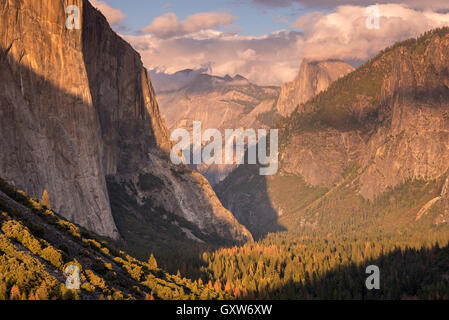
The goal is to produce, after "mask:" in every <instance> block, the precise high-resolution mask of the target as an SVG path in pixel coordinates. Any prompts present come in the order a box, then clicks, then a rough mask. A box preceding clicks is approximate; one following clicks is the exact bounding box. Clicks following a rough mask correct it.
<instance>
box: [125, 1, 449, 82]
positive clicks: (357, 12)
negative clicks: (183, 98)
mask: <svg viewBox="0 0 449 320" xmlns="http://www.w3.org/2000/svg"><path fill="white" fill-rule="evenodd" d="M379 10H380V14H381V18H380V29H379V30H369V29H367V28H366V19H367V13H366V7H363V6H353V5H346V6H339V7H337V8H336V9H335V10H334V11H333V12H331V13H319V12H316V13H312V14H309V15H307V16H303V17H301V18H299V19H298V20H297V21H295V22H294V24H293V25H294V26H295V27H297V28H301V30H298V31H286V30H284V31H279V32H275V33H271V34H266V35H264V36H259V37H253V36H245V35H241V34H239V33H229V32H228V33H226V32H223V31H218V30H214V29H213V28H215V27H218V26H219V24H220V23H218V22H216V21H221V24H224V23H225V22H226V21H224V20H217V19H209V18H208V19H206V18H204V17H201V16H197V17H195V18H191V19H189V18H190V17H189V18H187V19H186V20H185V21H182V22H180V21H179V20H178V19H177V17H176V16H171V17H170V16H163V19H162V20H160V23H155V21H156V20H155V21H153V23H152V24H151V25H150V26H152V27H151V30H152V31H151V30H149V29H147V30H146V31H147V32H149V31H151V32H152V33H150V34H141V35H134V36H125V38H126V39H127V40H128V41H129V42H130V43H131V44H132V45H133V46H134V47H135V48H136V49H137V50H138V51H139V52H140V54H141V56H142V58H143V61H144V64H145V66H146V67H147V68H148V69H158V70H161V71H164V72H167V73H174V72H176V71H179V70H182V69H186V68H189V69H199V68H202V67H205V66H207V67H208V68H209V70H210V72H211V73H213V74H216V75H219V76H225V75H226V74H229V75H231V76H234V75H235V74H241V75H243V76H244V77H246V78H248V79H249V80H250V81H252V82H255V83H258V84H263V85H273V84H276V85H280V84H282V83H284V82H287V81H290V80H292V79H293V78H294V77H295V76H296V74H297V72H298V69H299V65H300V63H301V60H302V58H304V57H307V58H311V59H327V58H335V59H342V60H347V61H349V60H365V59H368V58H370V57H372V56H374V55H375V54H377V53H378V52H379V51H380V50H382V49H384V48H385V47H387V46H389V45H391V44H393V43H394V42H396V41H399V40H404V39H407V38H409V37H416V36H418V35H419V34H421V33H423V32H425V31H427V30H429V29H432V28H435V27H440V26H443V25H449V14H443V13H438V12H435V11H431V10H424V11H423V10H420V9H411V8H409V7H407V6H405V5H401V4H385V5H379ZM192 17H193V16H192ZM198 17H200V18H198ZM170 21H171V22H170ZM213 21H214V22H213ZM300 31H301V32H300Z"/></svg>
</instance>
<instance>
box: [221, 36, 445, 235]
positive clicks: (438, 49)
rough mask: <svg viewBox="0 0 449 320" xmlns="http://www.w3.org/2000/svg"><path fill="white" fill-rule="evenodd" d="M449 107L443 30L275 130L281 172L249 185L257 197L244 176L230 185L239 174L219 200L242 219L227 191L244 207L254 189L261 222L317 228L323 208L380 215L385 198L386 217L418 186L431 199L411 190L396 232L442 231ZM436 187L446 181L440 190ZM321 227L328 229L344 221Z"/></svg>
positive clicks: (388, 57) (390, 54)
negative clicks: (428, 227) (423, 224)
mask: <svg viewBox="0 0 449 320" xmlns="http://www.w3.org/2000/svg"><path fill="white" fill-rule="evenodd" d="M448 101H449V29H448V28H444V29H437V30H434V31H432V32H429V33H427V34H425V35H423V36H422V37H420V38H418V39H410V40H408V41H405V42H402V43H398V44H396V45H394V46H393V47H391V48H388V49H386V50H384V51H383V52H381V53H380V54H379V55H378V56H377V57H375V58H373V59H371V60H370V61H368V62H367V63H366V64H364V65H363V66H361V67H360V68H358V69H357V70H356V71H354V72H352V73H350V74H348V75H346V76H345V77H343V78H341V79H339V80H337V81H335V82H334V83H333V84H331V85H330V87H329V88H328V89H327V90H326V91H324V92H322V93H320V94H318V95H317V96H316V97H314V98H313V99H311V100H309V101H308V102H306V103H304V104H302V105H301V106H300V108H299V109H298V110H297V111H296V112H294V113H293V114H292V115H291V116H290V117H288V118H286V119H285V120H284V121H282V124H281V130H282V134H281V147H280V172H279V174H278V175H277V177H271V178H268V179H266V180H265V181H263V183H262V182H261V181H259V180H260V178H259V179H258V180H257V179H256V181H257V184H258V185H263V186H264V190H261V189H260V188H253V185H252V184H251V183H249V184H246V185H245V186H243V185H242V181H246V180H248V179H249V176H248V174H247V173H245V172H244V171H241V172H240V176H238V177H235V175H236V174H237V171H236V172H234V177H232V179H231V177H230V179H227V180H225V181H224V183H222V184H220V185H219V186H217V193H218V194H219V197H220V199H221V200H222V203H223V204H224V205H225V206H226V207H228V208H230V209H232V210H233V212H234V213H235V212H239V213H238V214H236V216H237V217H239V215H240V216H241V215H245V208H247V205H248V203H247V202H248V201H246V203H245V201H244V200H243V199H241V197H240V198H239V195H237V194H235V193H234V192H233V190H235V189H236V188H237V186H238V187H239V189H240V190H241V189H245V190H246V194H247V198H248V199H250V198H251V197H252V196H251V193H252V191H251V190H253V189H257V192H258V193H261V192H264V193H265V195H266V199H267V200H266V201H265V202H266V205H265V206H264V207H263V208H261V210H259V212H260V214H261V215H262V216H264V215H265V216H270V218H271V220H270V221H273V217H272V215H273V213H274V214H276V215H277V216H278V217H279V216H283V215H287V216H289V217H288V219H287V218H285V219H284V218H283V217H281V220H283V219H284V220H285V221H287V220H288V222H287V224H286V225H288V224H289V223H290V226H293V225H294V226H298V225H301V226H306V225H308V226H309V227H311V228H318V227H319V225H320V223H321V224H323V223H324V222H323V221H321V222H320V217H322V216H323V214H324V215H325V214H326V213H322V212H321V211H320V210H321V209H320V208H328V209H326V210H327V211H326V210H325V211H326V212H328V213H329V212H333V211H332V210H334V212H336V211H335V210H337V209H336V208H341V212H340V214H342V215H343V214H348V213H349V212H351V213H352V215H356V213H357V210H359V209H360V208H361V207H363V206H365V204H364V203H365V202H363V201H366V200H369V202H370V203H373V206H374V207H376V205H377V206H379V207H382V206H383V204H382V203H383V202H382V201H385V200H382V199H383V198H382V197H383V196H384V195H385V194H390V196H389V198H388V201H389V203H390V205H391V206H390V207H389V208H388V209H385V207H382V210H383V211H384V212H385V210H393V209H392V208H397V207H400V205H401V204H400V203H399V202H396V201H399V200H398V199H399V198H400V194H401V192H405V191H404V190H415V189H413V188H417V187H416V185H419V183H420V182H423V183H425V185H426V186H432V188H433V189H432V190H437V191H435V192H434V191H432V192H433V193H434V195H433V196H432V197H430V199H427V198H426V197H428V195H426V194H425V193H420V192H417V191H408V192H410V193H409V194H407V196H406V199H407V200H406V201H404V202H402V203H407V204H410V205H413V207H412V208H408V209H407V210H405V209H404V211H403V212H402V214H404V212H408V215H407V217H406V218H403V217H401V218H398V219H401V220H400V221H401V222H397V225H398V226H400V225H401V223H403V221H405V220H407V219H410V217H413V219H412V220H410V223H411V224H413V223H414V222H413V223H412V222H411V221H415V219H414V217H417V219H416V220H417V221H419V222H420V221H421V217H423V216H428V217H429V219H432V222H433V223H434V224H440V223H444V222H447V221H448V212H449V211H448V209H447V208H448V202H447V199H448V198H447V174H448V170H449V102H448ZM242 175H243V177H242ZM237 178H238V179H237ZM247 178H248V179H247ZM237 181H238V182H237ZM441 181H443V182H444V181H446V183H445V184H444V186H443V187H441V186H442V185H441V184H440V183H441ZM429 188H430V187H429ZM278 189H279V190H278ZM395 192H396V193H395ZM422 192H423V191H422ZM430 194H432V193H429V195H430ZM284 195H290V196H289V197H286V196H284ZM423 195H425V197H424V198H422V197H423ZM236 199H239V200H238V201H234V200H236ZM349 199H351V200H349ZM359 199H364V200H363V201H362V202H361V204H360V206H359V207H357V208H354V209H353V208H351V205H352V203H355V202H357V201H359ZM379 199H381V200H379ZM379 201H380V202H379ZM260 203H263V202H262V201H258V204H257V205H260ZM381 204H382V205H381ZM369 208H371V209H372V208H373V207H369ZM371 209H369V210H371ZM323 210H324V209H323ZM364 210H368V209H364ZM323 212H324V211H323ZM343 212H344V213H343ZM429 212H432V215H427V214H428V213H429ZM375 214H378V212H376V213H375ZM328 218H329V219H331V220H330V221H327V222H326V224H328V225H329V224H332V223H333V222H332V221H333V220H332V219H334V220H335V221H337V220H338V219H342V218H338V217H337V216H335V215H334V216H331V217H328ZM418 218H419V219H418ZM350 219H354V218H348V221H353V220H350ZM372 219H374V217H373V218H372ZM239 220H240V221H241V222H244V221H245V220H244V219H241V218H239ZM292 221H295V223H293V224H291V223H292ZM296 222H297V223H296ZM258 223H260V222H258ZM347 223H348V224H349V222H347ZM392 223H394V222H392ZM246 225H247V227H248V228H250V229H251V228H252V226H251V225H249V224H246Z"/></svg>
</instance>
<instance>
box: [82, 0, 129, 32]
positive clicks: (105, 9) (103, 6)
mask: <svg viewBox="0 0 449 320" xmlns="http://www.w3.org/2000/svg"><path fill="white" fill-rule="evenodd" d="M90 2H91V3H92V5H93V6H94V7H95V8H97V9H98V10H100V11H101V12H102V13H103V14H104V16H105V17H106V19H108V22H109V24H110V25H111V26H115V25H118V24H119V23H120V22H122V21H123V20H125V18H126V16H125V14H124V13H123V12H122V11H120V10H119V9H115V8H112V7H110V6H109V5H108V4H107V3H106V2H104V1H100V0H90Z"/></svg>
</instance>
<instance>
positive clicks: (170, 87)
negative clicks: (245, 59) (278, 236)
mask: <svg viewBox="0 0 449 320" xmlns="http://www.w3.org/2000/svg"><path fill="white" fill-rule="evenodd" d="M150 75H151V78H152V81H153V83H154V87H155V88H156V94H157V99H158V102H159V106H160V110H161V112H162V114H163V116H164V117H165V120H166V123H167V126H168V128H169V130H174V129H177V128H184V129H187V130H191V129H192V125H193V121H201V123H202V126H203V130H206V129H208V128H216V129H219V130H220V131H223V130H224V129H237V128H254V129H259V128H267V127H268V126H269V125H271V124H272V123H273V122H274V121H275V120H276V119H277V118H278V117H279V116H278V115H277V113H276V112H275V104H276V101H277V98H278V96H279V91H280V89H279V88H278V87H261V86H257V85H255V84H253V83H251V82H250V81H248V79H246V78H244V77H242V76H240V75H236V76H234V77H231V76H229V75H227V76H225V77H217V76H212V75H209V74H206V73H203V70H183V71H179V72H177V73H175V74H171V75H168V74H162V73H157V72H151V73H150ZM234 168H235V166H234V165H212V166H206V165H200V166H198V167H197V168H196V169H197V170H198V171H200V172H201V173H203V174H204V175H205V176H206V178H208V180H209V181H210V182H211V184H212V185H214V184H215V183H217V182H219V181H221V180H223V179H224V178H225V177H226V176H227V174H228V173H229V172H231V171H232V170H233V169H234Z"/></svg>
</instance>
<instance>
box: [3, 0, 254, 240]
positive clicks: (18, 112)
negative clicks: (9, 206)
mask: <svg viewBox="0 0 449 320" xmlns="http://www.w3.org/2000/svg"><path fill="white" fill-rule="evenodd" d="M72 4H74V5H77V6H78V7H79V8H80V11H81V16H82V22H81V29H80V30H68V29H67V28H66V27H65V19H66V15H65V10H66V7H67V6H68V5H69V3H68V2H67V1H50V0H45V1H40V2H36V1H7V2H2V4H1V5H0V16H1V20H0V25H1V26H2V28H1V30H2V31H0V41H1V42H0V46H1V49H2V52H1V57H0V64H1V68H0V73H1V79H2V81H1V84H0V86H1V90H0V101H1V108H0V112H1V118H0V121H1V127H0V132H1V137H2V139H0V146H1V150H2V153H1V155H0V168H1V174H2V176H4V178H5V179H6V180H8V181H11V182H13V183H14V184H15V185H16V186H18V187H20V188H22V189H24V190H25V191H26V192H28V193H29V194H30V195H32V196H34V197H40V195H42V192H43V190H44V189H47V190H48V193H49V195H50V198H51V200H52V203H53V206H54V207H55V209H56V210H57V211H58V212H60V213H61V214H62V215H63V216H64V217H66V218H68V219H70V220H71V221H74V222H76V223H78V224H80V225H83V226H85V227H87V228H88V229H90V230H92V231H95V232H97V233H99V234H101V235H104V236H108V237H113V238H118V237H119V233H118V232H117V227H118V231H120V233H122V231H123V229H126V228H129V227H132V226H129V225H125V226H120V225H117V226H116V225H115V223H114V218H115V219H117V218H116V217H117V216H122V215H126V214H128V213H127V212H126V211H125V210H124V208H123V207H122V208H118V207H115V210H113V212H112V213H111V206H110V200H111V199H110V194H109V192H108V186H107V183H106V178H107V181H108V182H109V183H115V184H119V185H125V184H126V185H128V186H130V189H129V190H132V191H130V194H129V197H130V198H131V199H132V201H133V202H137V204H138V205H140V206H143V205H146V208H147V210H146V211H145V213H144V214H143V216H145V215H162V214H163V212H169V213H171V214H174V215H175V216H177V217H180V218H182V219H184V220H186V221H187V222H190V223H192V224H193V225H195V226H196V227H197V228H198V230H199V235H200V238H201V236H204V237H208V238H216V240H217V241H219V240H220V239H222V240H224V241H230V242H232V241H246V240H249V239H251V235H250V234H249V233H248V231H247V230H246V229H245V228H244V227H242V226H241V225H239V224H238V223H237V222H236V220H235V218H234V217H233V216H232V214H231V213H230V212H229V211H227V210H226V209H224V208H223V207H222V206H221V204H220V202H219V201H218V199H217V198H216V196H215V194H214V193H213V192H212V191H211V188H210V186H209V185H208V184H207V181H205V180H201V177H197V176H195V175H194V174H193V173H191V171H190V170H189V169H188V168H184V167H175V166H174V165H172V164H171V162H170V160H169V157H168V151H169V148H170V142H169V140H168V138H169V137H168V133H167V129H166V127H165V124H164V121H163V119H162V117H161V115H160V113H159V108H158V104H157V102H156V99H155V95H154V91H153V89H152V86H151V82H150V79H149V76H148V73H147V71H146V70H145V68H144V67H143V65H142V62H141V60H140V57H139V55H138V54H137V53H136V52H135V51H134V50H133V49H132V47H131V46H130V45H129V44H127V43H126V42H125V41H123V40H122V39H121V38H120V37H119V36H117V35H116V34H115V33H114V32H113V31H112V30H111V28H110V27H109V25H108V23H107V21H106V19H105V17H104V16H103V15H102V14H101V13H100V12H99V11H97V10H96V9H94V8H93V7H92V6H91V4H90V3H89V2H88V1H81V0H79V1H74V2H73V3H72V2H71V3H70V5H72ZM173 172H177V173H178V174H173ZM141 176H147V177H154V181H153V182H154V184H157V183H158V181H160V180H161V181H163V184H161V185H160V187H159V188H157V189H152V188H146V189H144V188H141V187H140V185H139V179H140V177H141ZM184 177H185V178H184ZM192 182H195V183H192ZM192 194H195V195H197V197H192ZM113 209H114V208H113ZM118 209H122V211H117V210H118ZM130 214H131V213H130ZM113 215H114V218H113ZM140 218H142V219H143V218H145V217H140ZM120 229H122V230H120ZM179 231H180V232H181V233H182V229H180V228H179ZM185 232H186V234H189V232H190V231H189V230H187V231H185ZM125 240H126V238H125Z"/></svg>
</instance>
